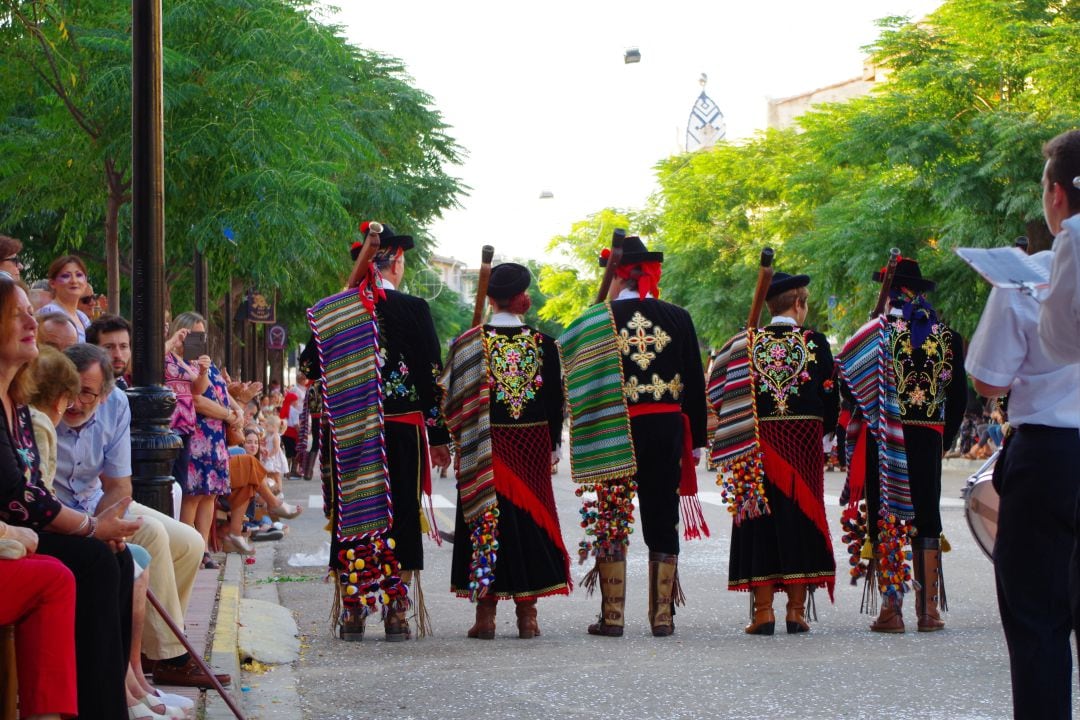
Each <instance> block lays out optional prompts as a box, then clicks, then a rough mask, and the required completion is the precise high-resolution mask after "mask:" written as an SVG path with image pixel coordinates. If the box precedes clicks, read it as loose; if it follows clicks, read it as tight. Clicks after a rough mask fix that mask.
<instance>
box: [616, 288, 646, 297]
mask: <svg viewBox="0 0 1080 720" xmlns="http://www.w3.org/2000/svg"><path fill="white" fill-rule="evenodd" d="M645 297H646V299H647V298H651V297H653V294H652V293H645ZM615 299H616V300H637V299H638V291H637V290H633V289H631V288H623V289H622V290H620V291H619V294H618V296H617V297H616V298H615Z"/></svg>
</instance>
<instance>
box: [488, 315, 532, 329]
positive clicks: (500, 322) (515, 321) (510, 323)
mask: <svg viewBox="0 0 1080 720" xmlns="http://www.w3.org/2000/svg"><path fill="white" fill-rule="evenodd" d="M487 324H488V325H493V326H495V327H519V326H524V325H525V323H524V322H523V321H522V319H521V316H520V315H515V314H514V313H509V312H497V313H492V315H491V319H490V320H488V323H487Z"/></svg>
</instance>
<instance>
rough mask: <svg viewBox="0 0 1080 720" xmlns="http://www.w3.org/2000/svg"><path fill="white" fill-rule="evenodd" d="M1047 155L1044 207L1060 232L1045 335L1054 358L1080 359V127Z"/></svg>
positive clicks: (1043, 313) (1042, 323)
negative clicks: (1079, 245)
mask: <svg viewBox="0 0 1080 720" xmlns="http://www.w3.org/2000/svg"><path fill="white" fill-rule="evenodd" d="M1043 155H1044V156H1046V168H1045V169H1044V170H1043V213H1044V214H1045V215H1046V224H1047V225H1049V226H1050V232H1052V233H1054V235H1055V237H1054V265H1053V269H1052V271H1051V274H1050V290H1049V291H1048V292H1047V294H1046V297H1045V298H1044V299H1043V303H1042V306H1041V308H1040V310H1039V337H1040V338H1041V339H1042V343H1043V349H1044V350H1046V353H1047V354H1048V355H1049V356H1050V357H1052V358H1053V359H1055V360H1057V361H1059V362H1080V257H1077V256H1078V255H1080V247H1077V245H1078V244H1080V130H1071V131H1069V132H1066V133H1062V134H1061V135H1058V136H1057V137H1055V138H1054V139H1053V140H1051V141H1050V142H1048V143H1046V145H1045V146H1043ZM1078 410H1080V409H1078Z"/></svg>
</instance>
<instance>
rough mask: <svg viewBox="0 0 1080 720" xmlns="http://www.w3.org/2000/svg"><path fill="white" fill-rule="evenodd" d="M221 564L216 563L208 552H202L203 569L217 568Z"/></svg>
mask: <svg viewBox="0 0 1080 720" xmlns="http://www.w3.org/2000/svg"><path fill="white" fill-rule="evenodd" d="M220 568H221V566H220V565H218V564H217V562H216V561H215V560H214V558H212V557H210V553H208V552H204V553H203V554H202V569H203V570H218V569H220Z"/></svg>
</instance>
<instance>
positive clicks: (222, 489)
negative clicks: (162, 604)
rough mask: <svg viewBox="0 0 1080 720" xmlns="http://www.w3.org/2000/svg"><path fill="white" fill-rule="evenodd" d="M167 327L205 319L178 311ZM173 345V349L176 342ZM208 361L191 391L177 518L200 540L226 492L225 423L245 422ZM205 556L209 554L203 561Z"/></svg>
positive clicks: (197, 327) (200, 327)
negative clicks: (195, 389)
mask: <svg viewBox="0 0 1080 720" xmlns="http://www.w3.org/2000/svg"><path fill="white" fill-rule="evenodd" d="M170 329H171V330H172V331H173V332H174V333H179V332H180V331H187V332H189V333H190V332H206V319H205V318H203V316H202V315H200V314H198V313H195V312H185V313H180V314H179V315H177V316H176V317H175V318H173V321H172V325H171V328H170ZM173 337H174V338H175V337H176V335H175V334H174V335H173ZM185 337H186V333H185ZM173 347H174V349H175V344H174V345H173ZM181 347H183V342H182V341H181ZM209 360H210V359H209V358H206V360H205V364H206V377H207V383H206V385H205V386H203V387H204V390H203V392H201V393H199V394H195V393H194V392H193V393H192V405H193V407H194V409H195V426H194V428H193V430H192V433H191V440H190V442H189V445H188V447H189V452H188V455H189V459H188V470H187V475H186V476H183V478H184V482H183V486H184V487H183V489H184V498H183V500H182V501H181V503H180V521H181V522H183V523H187V524H188V525H191V526H192V527H194V528H195V529H196V530H198V531H199V533H200V534H201V535H202V536H203V540H209V538H210V524H211V523H212V522H213V520H214V498H215V497H216V496H218V495H228V494H229V450H228V448H227V447H226V445H225V428H226V425H231V426H233V427H235V428H236V429H237V430H240V429H242V428H243V423H244V410H243V408H242V407H241V406H240V404H239V403H237V402H236V401H235V400H233V399H232V398H231V397H230V395H229V388H228V380H227V378H225V377H224V376H222V374H221V372H220V371H219V370H218V368H217V366H216V365H214V364H213V363H212V362H210V361H209ZM197 364H198V367H199V368H200V369H199V372H200V373H201V372H202V370H201V368H202V364H203V363H201V362H198V361H197ZM189 367H190V366H189ZM193 382H195V381H193ZM200 385H202V383H201V382H200ZM207 559H209V556H207V557H206V558H205V559H204V562H205V560H207ZM207 566H209V565H207Z"/></svg>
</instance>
